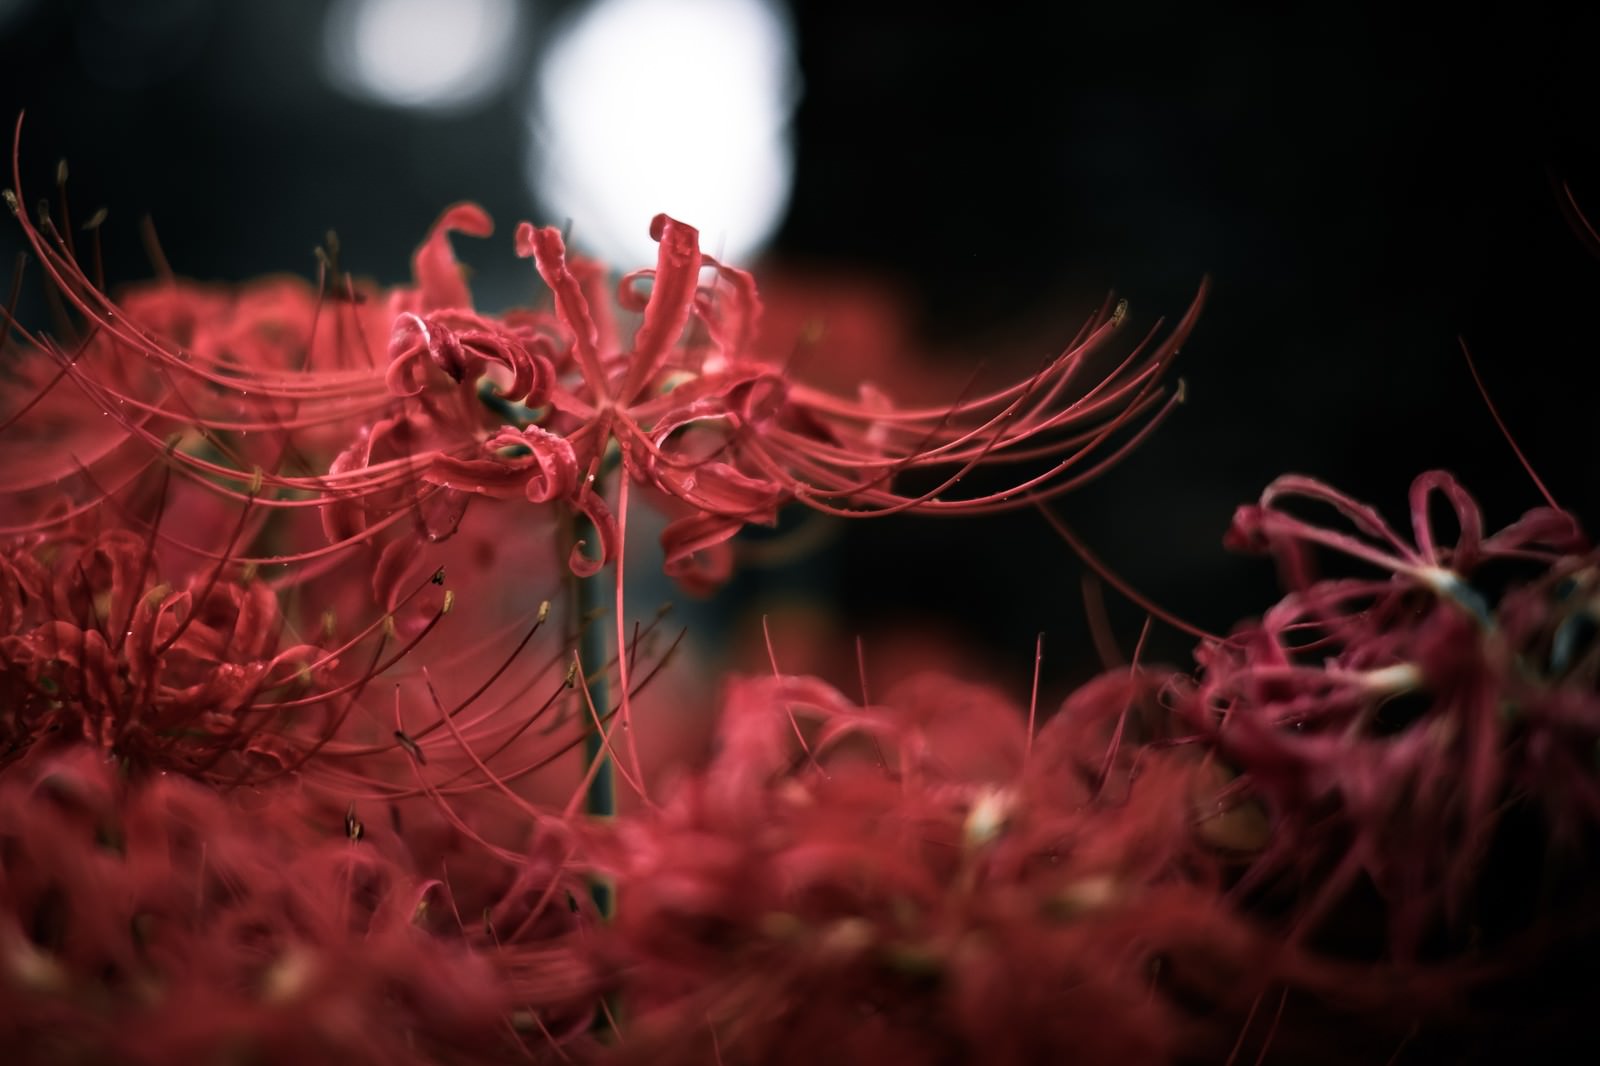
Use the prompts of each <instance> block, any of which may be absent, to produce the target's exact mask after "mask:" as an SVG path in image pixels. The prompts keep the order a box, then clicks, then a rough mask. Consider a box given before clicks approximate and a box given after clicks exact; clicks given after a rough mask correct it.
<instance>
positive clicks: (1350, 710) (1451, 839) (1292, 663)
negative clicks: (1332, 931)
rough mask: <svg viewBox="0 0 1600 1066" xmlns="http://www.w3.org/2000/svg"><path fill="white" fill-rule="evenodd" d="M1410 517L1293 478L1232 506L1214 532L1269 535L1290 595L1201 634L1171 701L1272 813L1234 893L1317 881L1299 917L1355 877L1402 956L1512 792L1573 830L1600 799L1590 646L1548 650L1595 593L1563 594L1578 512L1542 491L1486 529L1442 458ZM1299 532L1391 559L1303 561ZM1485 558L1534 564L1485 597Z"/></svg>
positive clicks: (1418, 942) (1307, 922)
mask: <svg viewBox="0 0 1600 1066" xmlns="http://www.w3.org/2000/svg"><path fill="white" fill-rule="evenodd" d="M1434 493H1441V494H1443V495H1444V497H1445V498H1446V500H1447V501H1448V502H1449V503H1450V505H1451V508H1452V510H1453V511H1454V515H1455V519H1456V524H1457V526H1458V528H1459V532H1458V534H1457V535H1456V537H1455V540H1454V543H1451V544H1444V543H1442V542H1441V541H1440V538H1439V537H1438V535H1437V534H1436V532H1435V530H1434V528H1433V525H1432V521H1431V519H1430V517H1429V513H1428V504H1429V500H1430V497H1431V496H1432V495H1433V494H1434ZM1295 497H1299V498H1305V499H1311V500H1315V501H1319V502H1324V503H1328V504H1331V505H1332V506H1333V507H1334V508H1335V509H1336V510H1337V511H1338V513H1339V514H1340V515H1342V516H1343V517H1344V518H1346V519H1347V520H1348V521H1349V522H1350V523H1351V524H1352V525H1353V526H1354V527H1355V529H1356V534H1354V535H1353V534H1351V533H1347V532H1343V531H1339V530H1335V529H1330V528H1325V527H1322V526H1319V525H1315V524H1313V523H1311V522H1309V521H1307V520H1305V519H1302V518H1299V517H1296V516H1295V515H1293V514H1290V513H1289V512H1287V511H1285V510H1284V509H1283V507H1282V504H1283V502H1284V501H1286V500H1288V499H1291V498H1295ZM1411 513H1412V521H1413V528H1414V533H1413V540H1414V543H1407V542H1406V541H1405V540H1404V539H1402V538H1401V537H1400V536H1399V535H1398V534H1396V533H1395V532H1394V531H1393V530H1392V529H1391V528H1390V527H1389V526H1388V524H1387V523H1386V522H1384V520H1383V519H1382V518H1381V517H1380V516H1379V515H1378V514H1377V513H1376V512H1375V511H1374V510H1372V509H1371V508H1370V507H1367V506H1365V505H1363V504H1360V503H1357V502H1356V501H1354V500H1351V499H1349V498H1348V497H1346V496H1343V495H1341V494H1339V493H1337V492H1336V491H1334V490H1332V489H1330V488H1327V487H1326V486H1323V485H1321V484H1320V483H1318V482H1315V481H1313V480H1311V479H1308V478H1301V477H1284V478H1279V479H1278V480H1277V481H1275V482H1273V484H1272V485H1270V486H1269V487H1268V488H1267V490H1266V492H1265V493H1263V495H1262V500H1261V503H1260V505H1258V506H1254V507H1246V508H1241V509H1240V511H1239V513H1238V515H1237V516H1236V517H1235V520H1234V525H1233V528H1232V529H1231V530H1230V531H1229V542H1230V543H1232V544H1234V545H1235V546H1244V547H1252V548H1257V549H1265V550H1268V551H1270V552H1271V553H1272V554H1273V555H1274V556H1275V558H1276V559H1277V560H1278V563H1279V566H1280V569H1281V571H1282V572H1283V573H1284V575H1285V578H1286V581H1287V582H1288V584H1289V585H1290V588H1291V590H1292V591H1291V592H1290V594H1289V595H1288V596H1287V597H1286V598H1285V599H1284V600H1283V601H1282V602H1281V603H1279V604H1278V605H1277V606H1276V607H1274V608H1273V609H1271V610H1269V611H1268V612H1267V613H1266V614H1265V615H1264V616H1263V618H1262V619H1261V621H1260V622H1259V623H1255V624H1251V625H1247V626H1243V627H1241V628H1239V629H1238V630H1236V631H1235V633H1234V634H1233V635H1232V636H1231V637H1229V638H1228V639H1227V640H1226V641H1223V642H1222V643H1220V644H1213V645H1207V646H1205V647H1203V648H1202V649H1201V652H1200V658H1201V666H1202V673H1201V676H1200V679H1199V682H1198V685H1197V686H1196V687H1195V689H1194V690H1193V691H1192V692H1191V693H1188V694H1187V695H1186V696H1184V698H1182V699H1181V700H1180V701H1179V704H1178V706H1179V708H1180V710H1181V711H1182V713H1184V714H1185V715H1186V716H1187V718H1188V720H1189V721H1190V722H1191V723H1193V724H1194V725H1195V726H1196V727H1197V728H1198V729H1200V731H1201V732H1202V734H1203V735H1205V736H1206V737H1208V738H1210V740H1211V742H1212V743H1213V744H1214V745H1215V747H1216V750H1217V751H1218V752H1219V754H1220V755H1221V756H1222V758H1223V759H1224V760H1225V761H1226V763H1227V764H1229V765H1230V766H1232V767H1233V768H1234V769H1235V770H1237V771H1238V772H1239V774H1240V777H1239V780H1238V781H1237V782H1236V783H1235V785H1234V786H1233V787H1232V788H1231V789H1230V791H1231V792H1232V793H1233V794H1234V795H1235V796H1241V795H1248V796H1254V797H1256V798H1257V799H1259V800H1260V801H1261V802H1262V803H1264V804H1265V806H1266V809H1267V812H1268V814H1269V816H1270V817H1271V819H1272V822H1273V826H1272V833H1271V837H1270V843H1269V844H1267V846H1266V848H1265V850H1264V851H1263V852H1262V853H1261V854H1260V855H1259V856H1257V857H1256V858H1255V859H1254V860H1252V862H1251V867H1250V871H1249V873H1248V874H1247V876H1246V878H1245V881H1244V882H1243V884H1241V886H1240V891H1241V892H1242V893H1249V892H1250V891H1253V890H1254V889H1255V888H1257V887H1260V886H1262V885H1266V884H1271V883H1281V882H1282V880H1283V879H1284V878H1285V877H1286V876H1289V877H1292V878H1294V879H1295V880H1297V881H1298V882H1301V883H1305V884H1307V885H1311V884H1315V886H1316V887H1315V888H1314V889H1312V890H1311V892H1310V895H1309V897H1308V898H1307V902H1306V905H1305V907H1304V909H1303V911H1301V912H1300V913H1299V915H1298V919H1299V922H1300V929H1301V931H1305V930H1309V929H1313V928H1315V927H1316V926H1317V925H1318V924H1319V923H1320V922H1321V921H1323V920H1324V919H1325V918H1326V917H1327V915H1328V914H1329V912H1330V910H1331V909H1332V908H1334V907H1335V906H1336V905H1337V904H1339V903H1340V902H1341V901H1342V900H1344V899H1345V898H1346V897H1347V896H1348V894H1349V893H1350V890H1351V889H1352V887H1353V886H1354V885H1356V884H1357V883H1358V881H1359V880H1360V879H1362V878H1365V879H1367V880H1369V881H1370V882H1371V883H1372V884H1373V885H1374V886H1375V887H1376V888H1377V890H1378V891H1379V892H1380V893H1381V895H1382V896H1383V898H1384V901H1385V903H1386V905H1387V909H1388V914H1389V926H1390V932H1391V948H1392V950H1393V951H1394V952H1395V953H1396V954H1397V955H1398V956H1400V957H1402V958H1409V957H1411V956H1413V955H1415V954H1416V953H1417V952H1418V951H1419V950H1420V948H1421V946H1422V945H1423V943H1424V941H1425V940H1426V939H1427V938H1430V937H1434V936H1436V935H1437V934H1439V933H1440V932H1442V931H1449V932H1451V933H1452V934H1455V933H1457V932H1458V931H1459V930H1460V928H1461V927H1462V925H1463V924H1464V923H1465V921H1466V920H1467V907H1468V903H1469V901H1470V900H1471V899H1472V898H1473V897H1474V895H1475V885H1476V884H1477V881H1478V878H1479V876H1480V873H1481V870H1482V867H1483V863H1484V861H1485V858H1486V855H1487V850H1488V848H1489V845H1490V843H1491V842H1492V840H1493V839H1494V837H1495V833H1496V827H1497V825H1498V823H1499V821H1500V819H1501V816H1502V812H1503V811H1504V810H1505V809H1506V807H1507V806H1508V805H1512V806H1515V805H1517V804H1518V803H1519V802H1520V797H1521V796H1524V795H1528V794H1532V795H1535V796H1541V795H1542V796H1543V797H1545V798H1546V800H1547V811H1546V817H1547V819H1548V820H1549V821H1548V824H1549V825H1551V826H1553V827H1555V828H1556V829H1558V830H1559V831H1560V833H1561V835H1563V836H1565V837H1566V838H1567V839H1569V840H1570V839H1572V837H1573V832H1572V830H1573V824H1572V820H1573V818H1574V816H1575V815H1576V816H1578V817H1579V818H1580V819H1583V820H1586V821H1587V822H1588V824H1590V825H1593V824H1594V820H1595V819H1596V818H1597V817H1600V804H1597V802H1596V800H1597V799H1600V790H1597V788H1596V785H1595V782H1594V779H1593V770H1592V761H1591V760H1592V755H1593V751H1594V750H1595V745H1596V743H1597V742H1600V696H1597V695H1596V692H1595V689H1594V686H1593V670H1594V663H1593V662H1592V661H1590V662H1588V664H1587V665H1586V666H1585V667H1584V668H1583V669H1582V670H1580V671H1574V667H1575V666H1576V653H1575V650H1574V649H1573V648H1567V649H1566V650H1565V651H1563V652H1560V653H1558V652H1557V650H1556V649H1557V647H1558V646H1561V645H1563V640H1562V637H1563V635H1565V636H1569V637H1570V636H1572V635H1574V634H1575V633H1576V631H1577V629H1576V627H1577V625H1578V624H1579V623H1578V622H1577V621H1576V620H1578V619H1581V618H1583V617H1585V616H1586V612H1587V611H1588V610H1589V608H1588V607H1584V606H1579V605H1578V604H1577V603H1575V602H1572V601H1570V600H1569V601H1567V602H1563V600H1562V598H1561V597H1560V596H1558V595H1557V594H1556V591H1557V589H1558V588H1560V587H1562V583H1563V582H1568V581H1570V580H1571V577H1572V576H1573V575H1578V574H1586V573H1588V571H1589V568H1590V567H1591V566H1592V563H1591V562H1590V560H1589V557H1588V556H1587V555H1586V554H1584V553H1585V552H1586V548H1585V544H1584V541H1583V538H1582V536H1581V534H1580V533H1579V532H1578V528H1577V524H1576V522H1575V521H1574V520H1573V519H1572V517H1571V516H1570V515H1568V514H1566V513H1564V512H1560V511H1556V510H1554V509H1550V508H1540V509H1537V510H1534V511H1530V512H1529V513H1528V514H1527V515H1525V516H1524V517H1523V518H1522V519H1521V520H1519V521H1518V522H1516V523H1514V524H1512V525H1511V526H1509V527H1507V528H1506V529H1504V530H1502V531H1500V532H1498V533H1496V534H1494V535H1492V536H1487V537H1486V536H1484V534H1483V526H1482V519H1481V517H1480V515H1479V512H1478V509H1477V505H1476V504H1475V503H1474V502H1473V501H1472V500H1471V498H1470V497H1469V496H1468V495H1467V494H1466V492H1465V491H1464V490H1463V489H1462V488H1461V487H1460V486H1459V485H1458V484H1457V483H1456V481H1455V480H1454V479H1453V478H1451V477H1450V476H1449V475H1448V474H1445V473H1443V472H1438V471H1435V472H1431V473H1427V474H1424V475H1422V476H1421V477H1419V478H1417V480H1416V481H1415V482H1414V483H1413V485H1412V491H1411ZM1311 545H1316V546H1323V547H1327V548H1331V549H1333V550H1335V551H1337V552H1340V553H1342V554H1344V555H1347V556H1350V557H1353V558H1355V559H1358V560H1360V561H1362V562H1364V563H1367V564H1370V565H1373V566H1377V567H1379V568H1381V569H1382V570H1384V571H1387V574H1386V575H1385V576H1383V577H1379V578H1364V577H1363V578H1330V579H1321V580H1319V579H1316V578H1314V577H1313V574H1312V567H1311V562H1312V560H1311V556H1310V555H1309V553H1308V552H1307V551H1306V550H1305V549H1306V547H1307V546H1311ZM1490 564H1494V565H1496V566H1499V567H1501V568H1504V567H1507V566H1511V565H1516V566H1521V567H1524V568H1526V569H1529V570H1531V571H1532V572H1533V573H1534V575H1535V576H1534V579H1533V580H1532V581H1531V582H1526V581H1524V582H1522V583H1513V584H1512V585H1511V586H1510V588H1509V590H1508V591H1506V592H1505V593H1503V594H1502V595H1501V596H1500V597H1499V598H1498V599H1497V600H1496V599H1491V597H1490V594H1489V593H1488V592H1487V591H1486V590H1487V588H1488V587H1489V586H1485V585H1480V584H1477V583H1476V578H1477V576H1478V575H1479V573H1480V572H1481V571H1483V570H1484V568H1485V567H1486V566H1489V565H1490ZM1584 655H1585V657H1586V658H1587V659H1591V660H1592V658H1593V657H1592V656H1589V655H1588V654H1587V652H1585V653H1584Z"/></svg>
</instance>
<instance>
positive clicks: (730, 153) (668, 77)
mask: <svg viewBox="0 0 1600 1066" xmlns="http://www.w3.org/2000/svg"><path fill="white" fill-rule="evenodd" d="M799 85H800V78H799V71H798V67H797V64H796V61H795V56H794V43H793V31H792V29H791V27H790V25H789V20H788V18H787V16H786V14H785V12H783V11H782V10H781V9H780V8H778V7H776V6H775V5H774V4H773V3H771V2H766V0H597V2H595V3H593V4H591V5H590V6H588V7H586V8H584V9H582V10H580V11H579V12H577V13H576V14H575V15H574V16H573V17H571V18H570V19H569V20H567V21H566V22H565V23H564V24H563V25H560V26H558V27H556V29H555V31H554V32H553V34H552V35H551V38H550V45H549V48H548V50H547V52H546V53H545V58H544V61H543V63H542V65H541V67H540V69H539V71H538V74H537V77H536V78H535V79H534V84H533V86H532V99H531V101H530V110H529V124H530V130H531V134H532V136H531V139H530V147H529V160H528V171H529V177H530V180H531V181H532V182H533V185H534V191H535V194H536V196H537V197H538V199H539V201H540V203H541V204H542V205H543V206H544V208H545V209H546V210H547V211H549V212H550V213H551V214H552V215H554V216H556V218H555V220H556V221H560V220H562V219H570V220H571V221H572V225H573V243H574V244H576V245H578V246H579V247H581V248H584V249H585V250H587V251H589V252H591V253H594V254H597V255H599V256H601V257H602V258H604V259H606V260H607V261H608V262H610V263H612V264H614V265H616V266H619V267H624V268H628V267H633V266H638V265H643V264H646V263H650V262H654V260H655V245H654V243H653V242H652V241H651V240H650V237H649V233H648V230H649V225H650V219H651V218H652V217H654V216H655V215H656V214H657V213H658V212H662V211H665V212H666V213H668V214H670V215H672V216H673V217H674V218H677V219H680V220H682V221H684V222H687V223H689V224H690V225H693V226H696V227H698V228H699V230H700V233H701V243H702V245H703V246H704V247H705V248H706V250H707V251H709V252H712V253H713V254H717V255H719V256H721V257H722V258H725V259H727V260H730V261H732V262H735V263H738V262H745V261H748V260H749V259H750V258H751V257H752V256H753V255H755V254H756V253H757V252H758V251H759V250H760V249H761V247H762V246H763V245H764V244H765V243H766V242H767V241H768V240H769V239H770V238H771V236H772V234H773V233H774V232H775V231H776V230H777V228H778V225H779V224H780V223H781V222H782V220H783V215H784V211H785V210H786V209H787V207H788V203H789V194H790V190H791V188H792V186H793V181H794V147H793V144H792V142H791V139H790V133H789V120H790V116H791V115H792V113H793V111H794V107H795V104H796V102H797V101H798V98H799Z"/></svg>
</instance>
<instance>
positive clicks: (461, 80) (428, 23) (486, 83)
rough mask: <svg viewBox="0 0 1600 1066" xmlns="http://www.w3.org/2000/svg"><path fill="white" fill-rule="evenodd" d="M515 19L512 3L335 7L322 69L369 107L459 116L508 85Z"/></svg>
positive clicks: (390, 2) (346, 1)
mask: <svg viewBox="0 0 1600 1066" xmlns="http://www.w3.org/2000/svg"><path fill="white" fill-rule="evenodd" d="M522 17H523V12H522V11H521V10H520V5H519V3H518V0H334V3H333V4H332V5H331V6H330V7H329V8H328V14H327V21H326V23H325V25H324V31H323V67H324V70H325V71H326V73H327V76H328V80H329V81H330V82H331V83H332V84H333V85H335V86H336V87H337V88H339V89H340V90H342V91H344V92H345V93H348V94H349V95H351V96H354V97H356V98H357V99H360V100H365V101H367V102H369V103H376V104H383V105H386V106H389V107H400V108H413V109H418V110H423V111H438V112H451V111H465V110H468V109H470V108H471V107H473V106H474V105H477V104H481V103H483V102H485V101H487V100H488V99H489V98H491V97H492V96H494V95H495V94H496V93H497V92H499V91H500V90H501V89H503V88H504V87H505V86H506V83H507V82H508V81H509V80H510V78H511V76H512V74H513V72H514V71H513V65H514V62H515V60H516V58H517V55H518V52H519V47H518V41H519V36H520V29H521V22H522Z"/></svg>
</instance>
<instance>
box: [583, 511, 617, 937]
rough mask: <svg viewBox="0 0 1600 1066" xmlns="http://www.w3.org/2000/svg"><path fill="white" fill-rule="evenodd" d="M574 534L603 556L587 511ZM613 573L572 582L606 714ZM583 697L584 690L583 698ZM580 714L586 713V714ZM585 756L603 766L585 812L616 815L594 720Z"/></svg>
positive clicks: (586, 663)
mask: <svg viewBox="0 0 1600 1066" xmlns="http://www.w3.org/2000/svg"><path fill="white" fill-rule="evenodd" d="M573 537H574V541H575V542H577V541H582V542H583V553H584V555H586V556H588V557H589V558H591V559H597V558H598V557H599V551H600V547H599V545H600V537H599V534H598V531H597V530H596V529H595V528H594V525H593V523H591V522H590V521H589V519H587V518H585V517H584V516H583V515H578V516H576V517H575V519H574V522H573ZM609 573H610V571H608V570H601V571H600V572H599V573H596V574H595V575H594V576H592V577H575V578H573V581H572V605H573V618H574V619H575V621H576V624H577V626H578V660H579V662H580V664H581V665H582V668H583V672H584V677H583V678H581V679H580V683H582V684H586V685H587V686H588V689H589V698H590V699H591V700H593V701H594V706H595V707H596V709H598V710H599V711H600V713H601V714H602V715H603V714H604V713H605V712H606V711H607V710H609V709H610V707H611V695H610V685H609V684H608V682H607V671H606V668H605V666H606V663H607V662H609V661H610V660H611V648H610V642H609V639H608V637H607V634H608V632H609V630H608V627H607V626H606V625H605V624H604V622H603V621H602V619H603V618H604V617H605V615H606V612H607V610H608V602H609V598H610V597H609V595H608V593H609V591H610V590H609V589H608V588H607V585H608V583H609V582H608V574H609ZM582 698H583V697H582V695H581V694H580V695H579V699H582ZM580 713H583V714H584V716H585V717H587V712H580ZM583 754H584V761H585V765H586V766H595V765H596V764H598V766H597V767H596V769H595V772H594V777H593V778H592V779H591V780H590V782H589V789H588V791H587V792H586V793H585V795H584V799H583V809H584V812H585V813H586V814H588V815H590V816H591V817H598V818H610V817H613V816H614V815H615V814H616V813H617V780H616V772H615V770H614V769H613V768H612V765H611V758H610V756H608V755H607V754H606V749H605V740H604V738H603V737H602V735H601V727H600V726H598V725H596V724H595V723H593V722H592V721H591V722H590V723H589V729H588V731H587V732H586V733H585V734H584V738H583ZM590 892H591V894H592V895H593V897H594V902H595V906H597V907H598V908H599V909H600V913H601V914H603V915H605V916H606V917H607V918H609V917H611V915H612V912H613V910H614V906H615V899H614V896H613V892H612V888H611V885H610V884H608V883H606V882H604V881H600V880H596V881H595V882H593V884H592V885H591V886H590Z"/></svg>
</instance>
